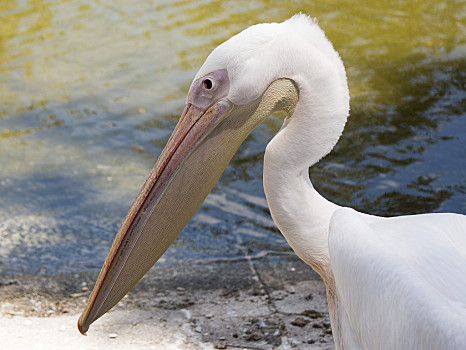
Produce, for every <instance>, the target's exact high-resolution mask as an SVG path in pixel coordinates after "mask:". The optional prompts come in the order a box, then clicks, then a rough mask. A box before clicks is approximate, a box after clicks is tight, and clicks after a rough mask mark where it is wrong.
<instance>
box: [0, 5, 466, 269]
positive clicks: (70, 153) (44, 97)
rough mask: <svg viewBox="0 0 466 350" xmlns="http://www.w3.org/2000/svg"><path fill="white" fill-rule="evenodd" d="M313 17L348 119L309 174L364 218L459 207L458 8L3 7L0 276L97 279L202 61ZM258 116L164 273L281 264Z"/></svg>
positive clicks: (283, 250)
mask: <svg viewBox="0 0 466 350" xmlns="http://www.w3.org/2000/svg"><path fill="white" fill-rule="evenodd" d="M299 11H302V12H305V13H309V14H312V15H313V16H316V17H318V18H319V23H320V25H321V27H322V28H323V29H324V30H325V31H326V33H327V35H328V37H329V39H330V40H331V41H332V42H333V43H334V46H335V48H336V49H337V50H338V51H339V52H340V55H341V56H342V58H343V60H344V62H345V65H346V67H347V72H348V79H349V85H350V90H351V98H352V100H351V117H350V119H349V122H348V124H347V127H346V129H345V132H344V135H343V137H342V139H341V140H340V142H339V143H338V145H337V147H336V149H335V150H334V151H333V152H332V153H331V154H330V155H329V156H328V157H326V158H325V159H324V160H323V161H321V162H320V163H319V164H318V165H316V166H315V167H313V168H312V169H311V171H310V174H311V176H312V179H313V182H314V183H315V186H316V187H317V189H318V190H319V191H320V192H321V193H322V194H324V195H325V196H326V197H327V198H329V199H331V200H332V201H334V202H336V203H339V204H342V205H348V206H352V207H354V208H356V209H358V210H361V211H365V212H369V213H373V214H378V215H386V216H389V215H400V214H412V213H420V212H430V211H434V212H435V211H453V212H459V213H465V212H466V181H465V178H466V166H465V161H464V160H465V159H466V146H465V140H466V113H465V112H464V109H465V105H466V103H465V100H466V99H465V97H466V93H465V81H466V79H465V78H466V77H465V76H466V73H465V72H466V69H465V68H466V40H465V38H466V36H465V27H464V17H465V15H466V9H465V6H464V3H462V2H461V1H422V2H420V1H414V0H412V1H400V2H396V1H391V2H386V1H370V2H365V4H357V3H355V2H354V1H342V0H340V1H332V2H322V1H309V2H306V3H304V2H286V3H283V2H278V1H276V2H273V1H256V2H249V1H248V2H244V3H243V4H242V5H241V6H240V5H238V4H237V3H236V2H235V3H230V2H224V1H216V0H211V1H208V0H204V1H201V2H195V3H194V2H193V3H191V2H189V1H178V2H172V1H155V0H154V1H137V0H131V1H122V0H120V1H114V0H112V1H110V0H101V1H86V0H77V1H65V0H63V1H59V0H49V1H45V0H44V1H40V0H36V1H34V0H31V1H26V0H23V1H21V0H17V1H15V0H2V1H1V2H0V80H1V84H0V99H1V107H0V164H1V166H0V239H1V243H0V272H1V273H7V274H9V273H56V272H70V271H97V270H98V269H100V266H101V264H102V262H103V260H104V258H105V256H106V254H107V252H108V249H109V246H110V244H111V243H112V241H113V237H114V235H115V233H116V232H117V230H118V227H119V225H120V223H121V221H122V220H123V218H124V215H125V214H126V211H127V210H128V208H129V206H130V204H131V202H132V200H133V199H134V197H135V196H136V194H137V192H138V190H139V188H140V186H141V185H142V184H143V182H144V180H145V178H146V176H147V175H148V173H149V171H150V169H151V168H152V166H153V164H154V162H155V160H156V158H157V156H158V155H159V153H160V152H161V150H162V148H163V146H164V144H165V142H166V141H167V139H168V137H169V135H170V133H171V131H172V130H173V128H174V126H175V124H176V121H177V118H178V116H179V115H180V113H181V111H182V108H183V105H184V102H185V95H186V92H187V89H188V88H189V85H190V83H191V80H192V78H193V76H194V74H195V72H196V70H197V69H198V68H199V67H200V65H201V64H202V62H203V61H204V59H205V57H206V56H207V55H208V53H209V52H210V51H211V50H212V49H213V48H214V47H215V46H217V45H218V44H219V43H221V42H223V41H224V40H226V39H228V38H229V37H230V36H231V35H233V34H235V33H237V32H239V31H241V30H242V29H244V28H246V27H247V26H249V25H251V24H254V23H258V22H266V21H282V20H284V19H286V18H288V17H290V16H291V15H292V14H294V13H296V12H299ZM281 122H282V120H281V118H280V116H272V117H271V118H269V119H268V120H267V121H266V122H265V123H264V124H263V125H261V126H260V127H259V128H258V129H256V130H255V131H254V132H253V133H252V135H251V136H250V137H249V138H248V139H247V140H246V142H245V143H244V144H243V146H242V147H241V148H240V149H239V151H238V153H237V155H236V156H235V158H234V159H233V160H232V162H231V164H230V166H229V167H228V168H227V170H226V171H225V173H224V175H223V176H222V177H221V178H220V180H219V182H218V184H217V185H216V187H215V188H214V190H213V192H212V194H211V195H209V197H208V198H207V200H206V202H205V203H204V205H203V206H202V207H201V209H200V210H199V212H198V213H197V214H196V216H195V217H194V218H193V220H192V221H191V223H190V224H189V225H188V226H187V228H186V229H185V230H184V231H183V233H182V234H181V236H180V238H179V239H178V240H177V241H176V242H175V244H174V246H173V247H171V248H170V249H169V250H168V252H167V253H166V255H164V257H163V260H162V261H161V264H173V263H176V262H177V261H179V260H183V261H192V262H196V261H205V260H207V261H209V259H219V258H221V259H223V258H226V259H235V258H236V257H239V256H244V254H251V255H254V254H263V252H266V253H267V252H268V253H272V254H289V253H290V249H289V247H288V246H287V244H286V242H285V241H284V239H283V238H282V237H281V235H280V233H279V232H278V231H277V229H276V228H275V226H274V224H273V222H272V220H271V219H270V216H269V213H268V209H267V205H266V201H265V197H264V194H263V189H262V181H261V175H262V157H263V151H264V148H265V145H266V143H267V142H268V141H269V140H270V139H271V138H272V137H273V135H274V134H275V133H276V132H277V130H278V129H279V127H280V125H281Z"/></svg>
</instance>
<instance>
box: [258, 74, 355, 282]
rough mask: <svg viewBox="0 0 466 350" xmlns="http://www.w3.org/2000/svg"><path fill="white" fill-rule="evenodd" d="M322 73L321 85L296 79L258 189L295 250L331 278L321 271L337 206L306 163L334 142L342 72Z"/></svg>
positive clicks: (340, 118) (342, 104) (343, 111)
mask: <svg viewBox="0 0 466 350" xmlns="http://www.w3.org/2000/svg"><path fill="white" fill-rule="evenodd" d="M326 75H327V81H326V84H323V85H322V84H319V85H318V84H315V81H314V82H312V81H311V84H309V83H307V84H306V83H300V82H298V86H299V87H300V97H299V102H298V104H297V106H296V109H295V112H294V114H293V115H292V116H291V117H290V118H289V119H287V120H286V122H285V124H284V127H283V128H282V129H281V130H280V131H279V133H278V134H277V135H276V136H275V137H274V138H273V139H272V141H271V142H270V143H269V144H268V145H267V149H266V151H265V158H264V190H265V194H266V197H267V202H268V205H269V208H270V211H271V214H272V218H273V220H274V222H275V223H276V225H277V226H278V228H279V229H280V231H281V232H282V234H283V235H284V236H285V238H286V240H287V241H288V243H289V244H290V246H291V247H292V248H293V250H294V251H295V252H296V254H297V255H298V256H299V257H300V258H301V259H302V260H304V261H305V262H306V263H307V264H309V265H310V266H311V267H312V268H314V270H316V271H317V272H318V273H319V274H320V275H321V276H322V278H323V279H324V281H326V279H327V278H332V277H331V276H326V275H327V274H328V269H327V267H328V264H329V251H328V232H329V223H330V218H331V216H332V214H333V213H334V211H335V210H336V209H337V208H338V206H337V205H336V204H334V203H331V202H330V201H328V200H327V199H325V198H324V197H322V196H321V195H320V194H319V193H318V192H317V191H316V190H315V188H314V186H313V185H312V183H311V180H310V179H309V167H310V166H312V165H313V164H315V163H317V162H318V161H319V160H320V159H321V158H322V157H323V156H325V155H326V154H327V153H328V152H330V150H331V149H332V148H333V146H334V145H335V143H336V142H337V140H338V138H339V137H340V135H341V133H342V131H343V128H344V125H345V122H346V118H347V115H348V106H349V96H348V92H347V91H348V90H347V85H346V77H344V76H343V81H342V77H341V74H339V70H337V71H336V74H328V72H327V74H326ZM332 77H333V79H332ZM326 282H328V280H327V281H326Z"/></svg>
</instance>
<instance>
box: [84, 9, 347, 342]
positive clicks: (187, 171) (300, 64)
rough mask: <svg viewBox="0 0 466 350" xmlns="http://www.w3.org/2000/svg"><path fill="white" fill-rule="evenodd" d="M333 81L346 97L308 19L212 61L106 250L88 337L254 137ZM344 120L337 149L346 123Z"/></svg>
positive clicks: (273, 26) (248, 37)
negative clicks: (301, 98)
mask: <svg viewBox="0 0 466 350" xmlns="http://www.w3.org/2000/svg"><path fill="white" fill-rule="evenodd" d="M296 48H299V50H297V49H296ZM333 62H337V65H336V66H337V68H335V64H334V63H333ZM313 67H318V69H316V68H313ZM329 74H330V75H335V76H340V77H341V78H342V79H343V80H344V84H343V88H342V89H343V90H344V89H345V86H346V77H345V72H344V68H343V65H342V63H341V60H340V59H339V57H338V54H336V52H335V51H334V50H333V48H332V46H331V44H330V42H329V41H328V40H327V39H326V38H325V35H324V34H323V32H322V30H321V29H320V28H319V27H318V26H317V24H315V22H314V21H313V20H311V19H309V18H308V17H307V16H305V15H296V16H294V17H292V18H291V19H289V20H287V21H285V22H283V23H280V24H278V23H270V24H259V25H254V26H252V27H249V28H248V29H246V30H244V31H243V32H241V33H239V34H237V35H236V36H234V37H232V38H231V39H230V40H228V41H226V42H225V43H223V44H222V45H220V46H219V47H217V48H216V49H215V50H214V51H213V52H212V53H211V54H210V55H209V57H208V58H207V60H206V61H205V63H204V65H203V66H202V67H201V69H200V70H199V72H198V73H197V75H196V76H195V78H194V81H193V83H192V85H191V87H190V90H189V93H188V97H187V103H186V107H185V109H184V111H183V113H182V115H181V117H180V119H179V122H178V124H177V125H176V127H175V129H174V131H173V134H172V135H171V137H170V139H169V140H168V142H167V145H166V146H165V148H164V150H163V151H162V153H161V155H160V157H159V159H158V160H157V162H156V164H155V166H154V168H153V170H152V171H151V173H150V175H149V177H148V179H147V181H146V182H145V184H144V185H143V187H142V189H141V191H140V192H139V194H138V196H137V198H136V199H135V201H134V203H133V204H132V206H131V209H130V210H129V212H128V214H127V216H126V218H125V220H124V222H123V224H122V226H121V228H120V230H119V232H118V234H117V236H116V238H115V241H114V243H113V245H112V247H111V249H110V252H109V253H108V256H107V258H106V260H105V263H104V265H103V267H102V270H101V272H100V275H99V277H98V280H97V282H96V284H95V287H94V290H93V291H92V294H91V296H90V298H89V301H88V303H87V306H86V308H85V310H84V312H83V314H82V315H81V317H80V318H79V321H78V328H79V331H80V332H81V333H83V334H85V333H86V332H87V330H88V329H89V326H90V324H91V323H93V322H94V321H95V320H97V319H98V318H99V317H101V316H102V315H103V314H105V313H106V312H107V311H108V310H110V309H111V308H112V307H113V306H114V305H115V304H116V303H117V302H118V301H119V300H120V299H121V298H122V297H123V296H124V295H125V294H126V293H128V291H129V290H130V289H131V288H132V287H133V286H134V285H135V284H136V283H137V282H138V281H139V280H140V279H141V278H142V277H143V275H144V274H145V273H146V272H147V271H148V270H149V269H150V268H151V267H152V266H153V265H154V264H155V263H156V261H157V260H158V259H159V258H160V257H161V256H162V254H163V253H164V252H165V251H166V250H167V249H168V247H169V246H170V245H171V244H172V243H173V241H174V240H175V239H176V237H178V235H179V234H180V232H181V231H182V230H183V228H184V227H185V226H186V225H187V223H188V222H189V220H190V219H191V217H192V216H193V215H194V213H195V212H196V211H197V209H198V208H199V207H200V205H201V204H202V202H203V201H204V199H205V198H206V196H207V195H208V193H209V192H210V191H211V190H212V188H213V186H214V185H215V183H216V182H217V180H218V178H219V177H220V175H221V174H222V172H223V171H224V169H225V168H226V166H227V164H228V163H229V161H230V160H231V158H232V157H233V155H234V154H235V152H236V150H237V149H238V147H239V146H240V144H241V143H242V142H243V141H244V139H245V138H246V137H247V136H248V134H249V133H250V132H251V131H252V130H253V129H254V128H255V127H256V126H257V125H259V124H260V123H261V122H262V121H263V120H264V119H265V118H267V117H268V116H269V115H270V114H272V113H274V112H276V111H284V112H285V113H286V115H287V117H286V119H285V123H284V127H283V128H282V130H283V129H284V128H286V127H287V125H288V122H289V120H291V119H293V118H292V115H293V112H294V111H295V108H296V107H297V105H298V101H299V96H300V94H301V91H307V90H311V89H312V90H314V91H315V93H316V94H317V95H318V94H325V93H326V90H325V89H321V88H320V87H319V84H322V82H323V81H324V80H325V79H327V78H326V77H328V75H329ZM334 88H335V87H334ZM336 88H337V89H339V88H340V86H337V87H336ZM346 89H347V88H346ZM311 103H312V101H311ZM344 104H345V103H344ZM347 105H348V103H347V102H346V107H345V106H344V108H343V109H344V111H343V114H344V115H345V116H346V114H347V109H348V107H347ZM304 107H305V106H303V108H304ZM307 107H310V108H312V105H309V106H307ZM307 107H306V108H307ZM345 108H346V110H345ZM337 119H338V118H335V120H334V121H333V122H334V123H335V124H337V132H336V133H337V135H336V136H335V137H333V138H332V141H331V143H332V142H333V144H334V143H335V142H336V140H337V139H338V136H339V134H340V133H341V130H342V129H343V125H344V120H337ZM316 137H318V138H322V137H323V136H322V135H318V136H316ZM333 139H334V140H333ZM333 144H332V145H331V146H326V150H325V152H328V151H329V150H330V149H331V147H332V146H333Z"/></svg>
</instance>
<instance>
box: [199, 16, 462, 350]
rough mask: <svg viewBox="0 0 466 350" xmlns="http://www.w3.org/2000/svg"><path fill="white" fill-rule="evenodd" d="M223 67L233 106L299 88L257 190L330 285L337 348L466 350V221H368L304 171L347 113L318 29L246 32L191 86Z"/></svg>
mask: <svg viewBox="0 0 466 350" xmlns="http://www.w3.org/2000/svg"><path fill="white" fill-rule="evenodd" d="M225 68H226V69H227V71H228V75H229V78H230V83H231V85H230V93H229V95H228V98H229V99H230V100H231V101H232V102H233V103H235V104H240V105H241V104H246V103H248V102H250V101H252V100H254V99H256V98H258V97H259V96H261V94H262V93H263V92H264V90H265V89H266V88H267V86H268V85H269V84H270V83H271V82H273V81H274V80H276V79H278V78H284V77H285V78H290V79H292V80H294V81H295V83H296V84H297V85H298V87H299V93H300V97H299V102H298V104H297V106H296V109H295V112H294V114H293V115H292V116H291V117H290V118H289V119H288V120H287V121H286V124H284V127H283V128H282V129H281V130H280V132H279V133H278V134H277V135H276V136H275V137H274V138H273V139H272V141H271V142H270V143H269V144H268V146H267V149H266V152H265V160H264V189H265V193H266V196H267V201H268V204H269V207H270V210H271V214H272V217H273V219H274V221H275V223H276V224H277V226H278V227H279V229H280V231H281V232H282V233H283V235H284V236H285V238H286V239H287V241H288V242H289V244H290V245H291V247H292V248H293V249H294V251H295V252H296V253H297V254H298V255H299V256H300V257H301V258H302V259H303V260H304V261H305V262H306V263H307V264H309V265H310V266H312V267H313V268H314V269H315V270H316V271H317V272H318V273H319V274H320V275H321V276H322V278H323V280H324V282H325V283H326V285H327V296H328V302H329V311H330V318H331V322H332V328H333V334H334V338H335V345H336V347H337V349H466V311H465V310H466V308H465V307H466V217H465V216H463V215H455V214H427V215H419V216H405V217H397V218H380V217H375V216H370V215H366V214H362V213H358V212H356V211H354V210H352V209H349V208H340V207H339V206H337V205H336V204H333V203H331V202H330V201H328V200H326V199H325V198H323V197H322V196H321V195H319V193H317V191H316V190H315V189H314V187H313V186H312V183H311V181H310V179H309V173H308V169H309V167H310V166H312V165H313V164H315V163H316V162H318V161H319V160H320V159H321V158H322V157H323V156H325V155H326V154H327V153H328V152H329V151H330V150H331V149H332V148H333V146H334V145H335V143H336V142H337V140H338V138H339V137H340V135H341V133H342V131H343V128H344V125H345V123H346V119H347V116H348V111H349V93H348V86H347V81H346V74H345V69H344V66H343V63H342V62H341V59H340V58H339V56H338V54H337V53H336V51H335V50H334V49H333V47H332V44H331V43H330V42H329V41H328V40H327V38H326V37H325V34H324V33H323V31H322V30H321V29H320V28H319V26H318V25H317V24H316V22H315V21H313V20H311V19H309V18H308V17H307V16H304V15H296V16H294V17H293V18H291V19H289V20H288V21H285V22H283V23H281V24H277V23H273V24H260V25H256V26H252V27H250V28H248V29H246V30H245V31H243V32H241V33H240V34H238V35H236V36H234V37H233V38H232V39H230V40H228V41H227V42H225V43H224V44H222V45H220V46H219V47H218V48H217V49H215V50H214V51H213V52H212V54H211V55H210V56H209V57H208V59H207V60H206V63H205V64H204V65H203V67H202V68H201V70H200V71H199V73H198V74H197V76H196V79H197V78H199V77H202V76H204V75H206V74H207V73H209V72H212V71H215V70H218V69H225Z"/></svg>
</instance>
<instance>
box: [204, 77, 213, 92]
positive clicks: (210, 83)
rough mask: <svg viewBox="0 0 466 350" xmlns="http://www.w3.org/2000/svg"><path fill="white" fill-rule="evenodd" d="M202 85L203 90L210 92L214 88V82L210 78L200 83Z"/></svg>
mask: <svg viewBox="0 0 466 350" xmlns="http://www.w3.org/2000/svg"><path fill="white" fill-rule="evenodd" d="M202 85H203V86H204V89H206V90H212V89H213V88H214V87H215V82H214V81H213V80H212V79H210V78H206V79H204V81H203V82H202Z"/></svg>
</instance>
